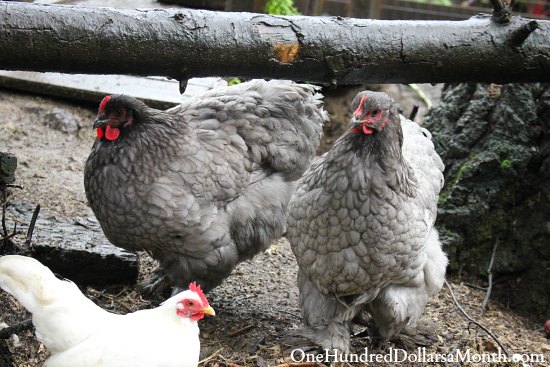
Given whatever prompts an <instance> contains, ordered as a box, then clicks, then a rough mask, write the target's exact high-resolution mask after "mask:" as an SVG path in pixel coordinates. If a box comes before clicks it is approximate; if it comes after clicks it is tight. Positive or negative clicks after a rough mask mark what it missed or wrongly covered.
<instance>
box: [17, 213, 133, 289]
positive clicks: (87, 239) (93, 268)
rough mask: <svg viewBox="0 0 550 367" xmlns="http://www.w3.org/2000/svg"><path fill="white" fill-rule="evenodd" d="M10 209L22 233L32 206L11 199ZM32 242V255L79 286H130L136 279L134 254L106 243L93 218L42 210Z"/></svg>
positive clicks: (29, 216)
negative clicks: (59, 216)
mask: <svg viewBox="0 0 550 367" xmlns="http://www.w3.org/2000/svg"><path fill="white" fill-rule="evenodd" d="M10 210H11V211H12V212H13V211H16V212H17V213H16V214H15V216H16V217H17V218H18V222H20V223H24V225H23V226H22V227H23V228H22V229H23V231H24V232H26V228H25V226H26V225H28V223H30V220H31V216H32V211H33V210H34V207H33V206H32V205H29V204H27V203H22V202H15V203H12V208H10ZM32 245H33V246H32V256H33V257H35V258H36V259H37V260H39V261H40V262H42V263H43V264H44V265H45V266H47V267H49V268H50V269H51V270H52V271H53V272H54V273H56V274H59V275H60V276H62V277H65V278H67V279H70V280H72V281H73V282H75V283H77V284H78V285H79V286H94V287H105V286H112V285H133V284H135V283H136V281H137V276H138V271H139V266H138V264H139V263H138V257H137V255H136V254H135V253H133V252H130V251H126V250H124V249H121V248H119V247H116V246H114V245H112V244H110V243H109V241H108V240H107V239H106V238H105V236H104V235H103V232H102V231H101V227H100V226H99V223H98V222H97V220H96V219H95V218H94V217H75V218H56V217H54V216H51V215H48V214H47V213H46V212H43V211H42V212H41V213H40V215H39V216H38V220H37V222H36V227H35V231H34V236H33V241H32Z"/></svg>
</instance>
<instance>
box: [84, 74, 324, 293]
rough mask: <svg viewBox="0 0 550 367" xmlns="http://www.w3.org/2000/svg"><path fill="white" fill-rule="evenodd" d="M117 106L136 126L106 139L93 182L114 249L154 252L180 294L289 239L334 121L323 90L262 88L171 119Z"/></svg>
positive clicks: (93, 197) (96, 155)
mask: <svg viewBox="0 0 550 367" xmlns="http://www.w3.org/2000/svg"><path fill="white" fill-rule="evenodd" d="M113 100H115V101H119V100H123V101H124V105H123V107H124V108H129V109H131V110H132V112H133V116H134V117H135V123H133V125H131V126H129V127H126V128H121V134H120V137H119V139H117V140H116V141H106V140H105V139H102V140H97V141H96V142H95V144H94V146H93V148H92V152H91V153H90V156H89V158H88V161H87V163H86V169H85V178H84V184H85V189H86V196H87V198H88V201H89V203H90V206H91V207H92V209H93V211H94V213H95V214H96V216H97V218H98V220H99V222H100V223H101V226H102V228H103V231H104V233H105V235H106V236H107V238H108V239H109V240H110V241H111V242H112V243H114V244H115V245H117V246H120V247H123V248H126V249H130V250H147V251H148V252H149V253H151V254H152V255H153V256H154V257H155V258H157V259H158V260H159V261H160V264H161V266H162V268H163V269H164V270H165V271H166V274H167V275H168V277H169V278H170V280H171V281H172V283H173V284H174V285H176V286H178V287H180V288H186V287H187V286H188V284H189V283H190V282H191V281H195V280H196V281H198V282H199V284H201V285H202V286H203V288H205V289H207V290H209V289H212V288H213V287H215V286H217V285H218V284H220V283H221V281H222V280H223V279H224V278H225V277H227V276H228V275H229V274H230V273H231V271H232V269H233V268H234V266H235V265H236V264H237V263H238V262H240V261H243V260H245V259H247V258H250V257H251V256H253V255H255V254H257V253H258V252H260V251H262V250H264V249H265V248H266V247H267V246H269V244H270V243H271V241H273V240H275V239H277V238H278V237H280V236H281V235H282V233H283V231H284V228H285V223H286V209H287V204H288V201H289V199H290V197H291V195H292V193H293V191H294V188H295V185H296V182H295V180H297V179H298V178H299V177H300V176H301V175H302V173H303V172H304V171H305V169H307V167H308V166H309V162H310V159H311V157H312V156H313V154H314V153H315V150H316V148H317V146H318V145H319V141H320V139H321V135H322V124H323V122H324V121H325V120H326V118H327V115H326V112H325V111H324V110H323V108H322V106H321V95H320V94H318V93H317V92H316V88H315V87H313V86H309V85H301V84H296V83H293V82H290V81H269V82H266V81H263V80H254V81H251V82H247V83H242V84H240V85H237V86H233V87H226V88H219V89H216V90H212V91H209V92H207V93H205V94H203V95H201V96H197V97H196V98H193V99H191V100H189V101H187V102H185V103H184V104H182V105H180V106H178V107H175V108H172V109H170V110H167V111H158V110H153V109H150V108H148V107H147V106H145V105H144V104H143V103H141V102H139V101H137V100H135V99H131V98H129V97H124V96H123V97H120V96H115V97H113V99H111V102H110V103H113ZM136 218H137V219H138V220H139V223H136Z"/></svg>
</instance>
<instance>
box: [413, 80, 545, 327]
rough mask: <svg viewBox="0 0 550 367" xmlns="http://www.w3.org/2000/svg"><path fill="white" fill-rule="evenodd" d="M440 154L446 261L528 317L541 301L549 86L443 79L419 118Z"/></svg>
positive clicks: (541, 313) (541, 312) (538, 312)
mask: <svg viewBox="0 0 550 367" xmlns="http://www.w3.org/2000/svg"><path fill="white" fill-rule="evenodd" d="M424 126H425V127H426V128H428V129H429V130H430V131H431V132H432V134H433V139H434V142H435V145H436V149H437V151H438V153H439V154H440V155H441V157H442V158H443V161H444V162H445V165H446V169H445V180H446V183H445V187H444V188H443V191H442V193H441V196H440V205H439V215H438V219H437V224H436V225H437V226H438V227H439V228H440V234H441V237H442V241H443V242H444V245H445V249H446V251H447V252H448V254H449V259H450V266H449V270H450V271H451V272H452V271H457V270H458V269H462V273H463V274H464V273H467V274H470V275H472V276H475V277H479V279H480V280H481V281H482V282H483V283H486V281H487V268H488V264H489V261H490V259H491V253H492V249H493V247H494V245H495V243H496V242H498V243H499V247H498V249H497V252H496V256H495V262H494V265H493V269H492V272H493V274H494V282H495V283H496V284H495V285H494V286H493V294H494V296H491V297H492V299H494V298H493V297H496V298H498V299H500V300H501V301H503V302H504V303H505V304H507V305H509V306H510V307H512V308H515V309H516V310H519V311H522V312H523V313H525V314H528V315H529V316H531V317H534V318H536V319H542V318H543V317H547V316H548V314H547V312H548V310H549V309H550V246H548V244H549V243H550V185H549V182H550V139H548V131H550V88H549V86H548V85H546V84H508V85H504V86H502V87H500V86H495V85H487V84H459V85H449V86H446V88H445V89H444V91H443V96H442V102H441V103H440V104H439V105H438V106H437V107H436V108H434V109H433V110H432V111H431V113H430V114H429V115H428V116H427V118H426V121H425V125H424Z"/></svg>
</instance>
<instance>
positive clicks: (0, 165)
mask: <svg viewBox="0 0 550 367" xmlns="http://www.w3.org/2000/svg"><path fill="white" fill-rule="evenodd" d="M16 169H17V157H16V156H15V155H14V154H11V153H5V152H0V185H9V184H12V183H14V182H15V170H16Z"/></svg>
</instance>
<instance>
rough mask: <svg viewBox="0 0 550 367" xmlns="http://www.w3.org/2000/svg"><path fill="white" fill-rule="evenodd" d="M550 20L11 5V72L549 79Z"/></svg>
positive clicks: (7, 36)
mask: <svg viewBox="0 0 550 367" xmlns="http://www.w3.org/2000/svg"><path fill="white" fill-rule="evenodd" d="M549 38H550V22H548V21H542V20H539V21H533V20H528V19H523V18H520V17H515V18H513V20H512V21H511V22H510V23H508V24H506V25H501V24H496V23H493V22H492V21H491V20H490V16H478V17H475V18H472V19H469V20H467V21H458V22H453V21H382V20H365V19H353V18H340V17H331V18H328V17H304V16H293V17H281V16H271V15H264V14H252V13H225V12H211V11H203V10H190V9H149V10H123V9H108V8H99V9H98V8H84V7H77V6H64V5H41V4H28V3H17V2H3V3H1V5H0V68H2V69H8V70H33V71H58V72H68V73H88V74H131V75H162V76H168V77H173V78H178V79H183V78H188V77H200V76H241V77H248V78H253V77H266V78H285V79H293V80H306V81H311V82H324V83H339V84H350V83H365V82H376V83H380V82H384V83H412V82H433V83H435V82H457V81H461V82H465V81H476V82H485V81H488V82H499V83H503V82H514V81H522V82H535V81H550V43H549V42H548V39H549Z"/></svg>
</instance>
